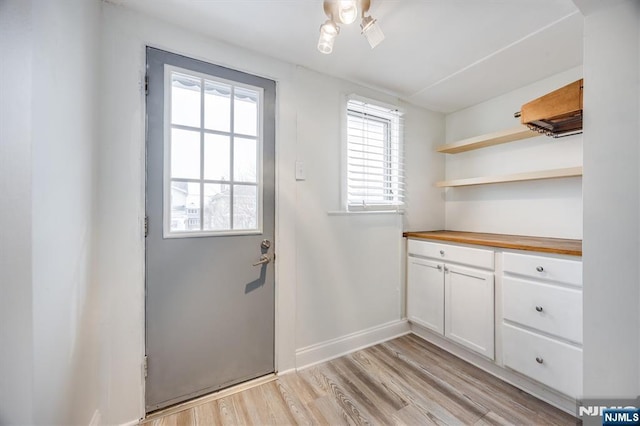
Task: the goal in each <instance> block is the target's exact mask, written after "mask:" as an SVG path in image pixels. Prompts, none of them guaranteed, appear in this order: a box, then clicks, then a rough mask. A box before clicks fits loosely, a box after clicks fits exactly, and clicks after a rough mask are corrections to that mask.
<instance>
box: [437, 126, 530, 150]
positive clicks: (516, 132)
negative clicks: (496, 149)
mask: <svg viewBox="0 0 640 426" xmlns="http://www.w3.org/2000/svg"><path fill="white" fill-rule="evenodd" d="M535 136H540V133H538V132H534V131H532V130H529V129H528V128H527V127H526V126H522V125H519V126H517V127H514V128H512V129H507V130H500V131H499V132H493V133H487V134H486V135H480V136H474V137H472V138H468V139H463V140H461V141H457V142H452V143H448V144H446V145H440V146H439V147H437V148H436V151H438V152H442V153H444V154H458V153H460V152H466V151H471V150H474V149H480V148H487V147H489V146H494V145H499V144H503V143H507V142H513V141H517V140H521V139H526V138H532V137H535Z"/></svg>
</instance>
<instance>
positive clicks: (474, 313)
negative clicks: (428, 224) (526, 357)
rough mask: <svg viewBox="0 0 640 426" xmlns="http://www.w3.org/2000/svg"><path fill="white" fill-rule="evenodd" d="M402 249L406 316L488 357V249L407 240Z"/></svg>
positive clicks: (491, 283)
mask: <svg viewBox="0 0 640 426" xmlns="http://www.w3.org/2000/svg"><path fill="white" fill-rule="evenodd" d="M408 253H409V260H408V270H407V317H408V318H409V320H410V321H412V322H415V323H416V324H419V325H421V326H423V327H426V328H429V329H431V330H433V331H435V332H437V333H440V334H444V336H445V337H447V338H449V339H450V340H452V341H454V342H456V343H458V344H460V345H463V346H465V347H467V348H469V349H471V350H473V351H476V352H478V353H480V354H482V355H484V356H485V357H487V358H490V359H494V275H493V271H492V270H493V267H494V252H493V251H491V250H483V249H475V248H469V247H461V246H454V245H449V244H439V243H431V242H423V241H415V240H409V243H408ZM422 256H423V257H424V258H423V257H422ZM480 268H486V269H480Z"/></svg>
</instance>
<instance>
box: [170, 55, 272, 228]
mask: <svg viewBox="0 0 640 426" xmlns="http://www.w3.org/2000/svg"><path fill="white" fill-rule="evenodd" d="M174 73H177V74H182V75H186V76H189V77H193V78H196V79H200V87H201V91H204V89H205V84H204V81H205V80H207V81H211V82H214V83H222V84H225V85H229V86H231V88H232V89H231V90H232V92H231V95H230V99H231V105H230V120H231V123H230V126H231V127H230V131H229V132H224V131H218V130H211V129H207V128H205V121H204V93H202V92H201V95H200V98H201V104H200V126H199V127H195V126H186V125H175V124H173V123H172V122H171V92H172V81H171V78H172V75H173V74H174ZM235 88H244V89H249V90H252V91H255V92H256V93H257V94H258V123H257V132H256V133H257V135H256V136H253V135H244V134H240V133H235V132H234V128H233V118H234V117H233V114H234V105H233V102H234V90H235ZM263 102H264V89H263V88H262V87H257V86H252V85H249V84H243V83H239V82H237V81H232V80H227V79H223V78H219V77H215V76H213V75H209V74H204V73H199V72H196V71H192V70H188V69H184V68H180V67H176V66H173V65H168V64H165V66H164V154H163V155H164V162H163V237H164V238H193V237H215V236H233V235H259V234H262V233H263V179H262V170H263ZM174 128H175V129H183V130H191V131H198V132H199V133H200V179H187V178H173V177H172V176H171V130H172V129H174ZM205 134H214V135H215V134H218V135H225V136H230V138H231V146H230V156H231V164H230V174H231V176H230V180H229V181H222V180H215V179H204V135H205ZM236 136H237V137H242V138H254V139H256V142H257V145H258V152H257V158H256V182H243V181H236V180H234V176H233V173H234V170H233V169H234V167H233V164H234V163H233V155H234V153H233V151H234V149H233V139H234V137H236ZM172 181H173V182H194V183H199V184H200V206H199V213H200V214H199V218H198V225H199V226H200V228H202V226H203V223H204V217H203V215H204V208H203V206H204V185H205V184H224V185H230V190H231V195H230V228H231V229H228V230H219V231H218V230H202V229H200V230H198V231H172V230H171V182H172ZM236 184H240V185H247V186H256V188H257V200H256V202H257V219H256V223H257V227H256V228H255V229H233V195H234V194H233V188H234V185H236ZM189 221H191V219H189Z"/></svg>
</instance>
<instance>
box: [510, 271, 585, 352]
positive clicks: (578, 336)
mask: <svg viewBox="0 0 640 426" xmlns="http://www.w3.org/2000/svg"><path fill="white" fill-rule="evenodd" d="M502 312H503V316H504V318H505V319H508V320H511V321H515V322H518V323H520V324H524V325H526V326H529V327H532V328H535V329H538V330H541V331H544V332H546V333H549V334H554V335H556V336H559V337H563V338H565V339H568V340H571V341H573V342H577V343H582V291H580V290H574V289H569V288H564V287H559V286H556V285H553V284H543V283H536V282H533V281H526V280H520V279H515V278H511V277H505V278H504V280H503V287H502Z"/></svg>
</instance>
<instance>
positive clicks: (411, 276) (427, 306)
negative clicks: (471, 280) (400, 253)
mask: <svg viewBox="0 0 640 426" xmlns="http://www.w3.org/2000/svg"><path fill="white" fill-rule="evenodd" d="M407 317H408V318H409V320H410V321H412V322H415V323H417V324H420V325H422V326H424V327H427V328H430V329H431V330H434V331H437V332H438V333H440V334H444V277H443V267H442V264H440V263H436V262H432V261H429V260H424V259H417V258H414V257H409V265H408V270H407Z"/></svg>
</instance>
